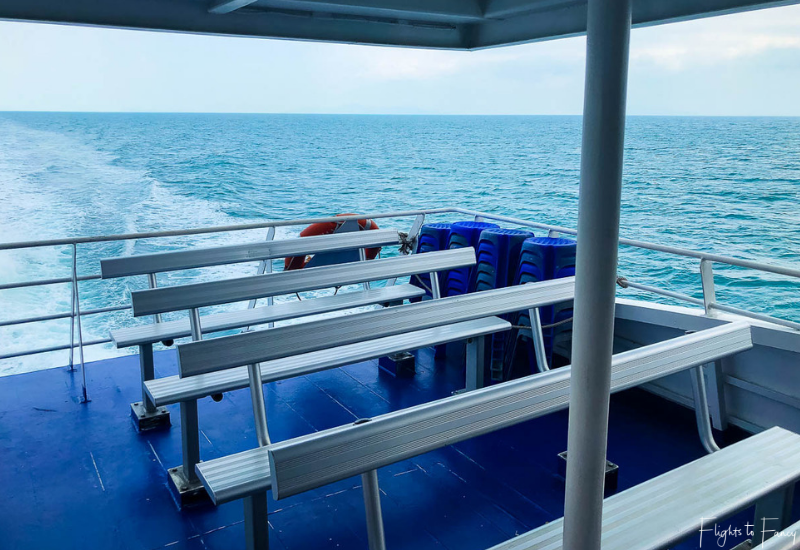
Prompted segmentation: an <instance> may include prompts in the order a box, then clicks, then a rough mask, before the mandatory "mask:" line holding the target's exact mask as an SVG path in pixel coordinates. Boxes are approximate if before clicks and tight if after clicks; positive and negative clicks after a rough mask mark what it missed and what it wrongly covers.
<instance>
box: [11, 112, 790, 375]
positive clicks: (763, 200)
mask: <svg viewBox="0 0 800 550" xmlns="http://www.w3.org/2000/svg"><path fill="white" fill-rule="evenodd" d="M580 155H581V118H580V117H577V116H574V117H571V116H361V115H352V116H350V115H270V114H264V115H261V114H253V115H247V114H242V115H239V114H236V115H232V114H122V113H120V114H109V113H0V228H1V229H0V242H17V241H30V240H39V239H56V238H65V237H79V236H94V235H114V234H120V233H134V232H145V231H162V230H171V229H185V228H196V227H203V226H211V225H231V224H246V223H253V222H262V221H268V220H281V219H292V218H308V217H313V216H324V215H331V214H336V213H341V212H356V213H367V212H373V213H374V212H388V211H403V210H414V209H423V208H437V207H447V206H460V207H464V208H470V209H475V210H481V211H485V212H489V213H493V214H502V215H509V216H516V217H520V218H525V219H527V220H531V221H535V222H541V223H548V224H555V225H560V226H567V227H575V226H576V219H577V210H578V189H579V173H580ZM622 201H623V202H622V222H621V234H622V235H623V236H625V237H630V238H635V239H639V240H645V241H650V242H654V243H660V244H665V245H671V246H679V247H685V248H690V249H694V250H701V251H710V252H715V253H718V254H723V255H729V256H734V257H738V258H747V259H753V260H758V261H763V262H768V263H771V264H775V265H782V266H793V267H800V118H719V117H630V118H629V119H628V122H627V129H626V149H625V169H624V188H623V195H622ZM458 219H464V216H463V215H452V214H451V215H439V216H430V217H429V218H428V220H429V221H456V220H458ZM411 221H412V220H411V219H410V218H402V219H390V220H381V226H382V227H383V226H385V227H397V228H399V229H404V230H407V229H408V227H409V226H410V223H411ZM300 229H301V227H292V228H281V229H279V230H278V233H277V238H284V237H290V236H293V235H296V234H297V233H298V232H299V231H300ZM537 234H541V235H543V234H545V233H544V232H541V231H540V232H538V233H537ZM265 237H266V230H263V229H261V230H255V231H253V230H250V231H241V232H236V233H225V234H220V235H201V236H193V237H169V238H159V239H148V240H138V241H116V242H111V243H98V244H86V245H80V246H78V247H77V252H78V256H77V269H78V274H79V275H92V274H96V273H98V272H99V260H100V259H101V258H106V257H114V256H120V255H129V254H145V253H153V252H163V251H168V250H176V249H182V248H187V247H200V246H217V245H223V244H234V243H241V242H248V241H255V240H263V239H264V238H265ZM71 268H72V248H71V247H70V246H58V247H46V248H32V249H27V250H15V251H0V285H3V284H8V283H14V282H18V281H29V280H37V279H50V278H60V277H69V276H70V275H71ZM254 272H255V267H254V265H253V264H242V265H237V266H228V267H215V268H208V269H204V270H193V271H187V272H178V273H173V274H169V275H162V276H160V277H159V284H161V285H168V284H181V283H186V282H189V281H198V280H210V279H214V278H220V277H232V276H238V275H248V274H252V273H254ZM715 273H716V279H715V281H716V284H717V298H718V300H719V301H720V302H721V303H725V304H728V305H732V306H737V307H743V308H747V309H750V310H752V311H756V312H761V313H767V314H770V315H775V316H778V317H782V318H785V319H791V320H796V321H800V309H799V308H798V303H800V300H799V299H798V298H800V284H798V281H797V280H793V279H791V278H789V277H784V276H778V275H772V274H768V273H763V272H758V271H754V270H748V269H740V268H731V267H726V266H721V265H717V266H715ZM619 275H621V276H624V277H626V278H628V279H630V280H631V281H636V282H640V283H644V284H649V285H653V286H659V287H662V288H665V289H668V290H672V291H676V292H682V293H685V294H689V295H691V296H695V297H701V296H702V292H701V287H700V279H699V264H698V261H697V260H693V259H687V258H682V257H677V256H674V255H669V254H664V253H659V252H652V251H646V250H642V249H637V248H632V247H627V246H623V247H621V249H620V265H619ZM145 286H146V281H145V280H144V277H138V278H131V279H127V280H123V279H121V280H113V281H97V280H89V281H86V282H82V283H81V284H80V306H81V309H82V310H84V311H86V310H91V309H98V308H106V307H112V306H122V305H125V304H127V303H129V300H130V294H129V293H130V290H131V289H139V288H145ZM325 292H327V291H325ZM619 295H620V296H628V297H637V298H640V299H646V300H654V301H661V302H667V303H676V302H674V300H669V299H664V298H660V297H658V296H655V295H652V294H645V293H637V292H633V291H631V290H623V289H619ZM70 298H71V294H70V285H68V284H52V285H47V286H42V287H28V288H23V289H5V290H0V325H2V324H3V323H4V322H8V321H12V320H15V319H22V318H28V317H34V316H41V315H51V314H58V313H64V312H68V311H70V305H71V301H70ZM283 299H296V298H295V297H285V298H283ZM168 318H169V317H168ZM135 322H150V321H148V320H145V321H139V320H137V321H134V320H133V319H132V318H131V315H130V311H128V310H122V311H114V312H108V313H99V314H94V315H87V316H84V317H83V322H82V327H81V329H82V330H81V332H82V337H83V340H84V341H86V342H89V341H93V340H100V339H103V338H106V337H107V336H108V330H109V328H113V327H121V326H129V325H131V324H134V323H135ZM75 338H76V340H77V335H76V337H75ZM69 341H70V321H69V319H55V320H51V321H46V322H40V323H25V324H14V325H8V324H6V325H4V326H0V356H2V355H12V354H15V353H17V352H21V351H25V350H32V349H42V348H48V347H53V346H63V345H67V344H68V343H69ZM132 351H133V350H116V349H114V348H113V347H112V346H111V345H110V344H103V345H92V346H89V347H87V348H86V354H85V360H86V361H92V360H96V359H101V358H104V357H110V356H114V355H119V354H124V353H131V352H132ZM74 360H75V362H77V361H78V354H77V353H76V354H75V356H74ZM68 362H69V352H68V351H66V350H62V351H56V352H50V353H42V354H35V355H31V356H22V357H15V358H8V359H4V360H0V375H3V374H6V375H7V374H14V373H21V372H28V371H32V370H38V369H44V368H51V367H58V366H63V365H66V364H67V363H68Z"/></svg>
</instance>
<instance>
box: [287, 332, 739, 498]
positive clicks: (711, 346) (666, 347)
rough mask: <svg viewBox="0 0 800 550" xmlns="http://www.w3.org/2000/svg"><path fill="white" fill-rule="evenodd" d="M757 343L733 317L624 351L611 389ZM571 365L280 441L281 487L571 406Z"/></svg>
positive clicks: (327, 479) (329, 478) (333, 476)
mask: <svg viewBox="0 0 800 550" xmlns="http://www.w3.org/2000/svg"><path fill="white" fill-rule="evenodd" d="M751 347H752V340H751V336H750V327H749V325H748V324H747V323H732V324H727V325H722V326H720V327H715V328H712V329H707V330H703V331H700V332H697V333H694V334H689V335H686V336H681V337H678V338H673V339H671V340H667V341H665V342H659V343H657V344H652V345H650V346H645V347H642V348H638V349H635V350H631V351H628V352H624V353H620V354H617V355H615V356H614V358H613V361H612V382H611V389H612V391H620V390H623V389H626V388H628V387H631V386H634V385H638V384H642V383H645V382H648V381H650V380H653V379H655V378H658V377H661V376H666V375H668V374H672V373H674V372H679V371H681V370H685V369H688V368H690V367H694V366H698V365H703V364H706V363H708V362H711V361H714V360H716V359H719V358H721V357H725V356H728V355H731V354H733V353H737V352H739V351H744V350H747V349H750V348H751ZM570 371H571V368H569V367H564V368H560V369H556V370H553V371H549V372H546V373H543V374H539V375H534V376H529V377H527V378H523V379H520V380H515V381H512V382H507V383H504V384H500V385H497V386H493V387H490V388H484V389H481V390H476V391H472V392H469V393H466V394H463V395H457V396H454V397H449V398H446V399H443V400H440V401H437V402H433V403H428V404H424V405H419V406H417V407H412V408H409V409H405V410H403V411H398V412H394V413H389V414H386V415H382V416H380V417H377V418H375V419H373V420H372V421H371V422H367V423H365V424H360V425H357V426H353V425H349V426H341V427H338V428H333V429H331V430H325V431H322V432H317V433H315V434H311V435H308V436H303V437H299V438H296V439H293V440H291V441H288V442H282V443H278V444H275V445H273V446H272V447H271V453H272V456H273V460H274V462H273V468H272V471H273V476H274V479H273V494H274V495H275V497H276V498H284V497H287V496H291V495H294V494H297V493H301V492H303V491H307V490H310V489H313V488H316V487H320V486H323V485H327V484H329V483H333V482H335V481H339V480H341V479H346V478H348V477H351V476H353V475H356V474H360V473H363V472H364V471H367V470H371V469H375V468H379V467H382V466H386V465H389V464H392V463H394V462H397V461H399V460H404V459H408V458H411V457H413V456H417V455H419V454H422V453H425V452H429V451H432V450H434V449H437V448H441V447H443V446H445V445H450V444H453V443H457V442H459V441H463V440H465V439H469V438H472V437H477V436H479V435H482V434H485V433H488V432H492V431H495V430H498V429H501V428H503V427H507V426H511V425H513V424H518V423H520V422H524V421H527V420H531V419H533V418H537V417H539V416H543V415H545V414H548V413H551V412H554V411H557V410H561V409H564V408H566V407H567V406H568V404H569V390H570V374H571V373H570ZM365 468H366V469H365Z"/></svg>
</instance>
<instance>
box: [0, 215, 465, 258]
mask: <svg viewBox="0 0 800 550" xmlns="http://www.w3.org/2000/svg"><path fill="white" fill-rule="evenodd" d="M454 210H455V209H453V208H432V209H428V210H405V211H402V212H388V213H379V214H354V215H352V216H324V217H319V218H301V219H297V220H277V221H271V222H258V223H244V224H236V225H217V226H213V227H195V228H192V229H171V230H167V231H147V232H143V233H120V234H117V235H102V236H93V237H73V238H68V239H49V240H41V241H18V242H11V243H0V250H15V249H20V248H37V247H42V246H62V245H72V244H85V243H100V242H110V241H129V240H133V239H151V238H155V237H183V236H187V235H203V234H206V233H226V232H230V231H247V230H248V229H268V228H270V227H291V226H293V225H311V224H312V223H328V222H346V221H349V220H361V219H365V218H372V219H376V218H377V219H381V218H407V217H411V216H418V215H420V214H422V215H425V214H445V213H448V212H454Z"/></svg>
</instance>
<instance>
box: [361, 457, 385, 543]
mask: <svg viewBox="0 0 800 550" xmlns="http://www.w3.org/2000/svg"><path fill="white" fill-rule="evenodd" d="M361 483H362V485H363V488H364V508H365V509H366V512H367V540H368V541H369V550H386V539H385V538H384V535H383V516H382V514H381V490H380V488H379V487H378V471H377V470H370V471H369V472H365V473H363V474H361Z"/></svg>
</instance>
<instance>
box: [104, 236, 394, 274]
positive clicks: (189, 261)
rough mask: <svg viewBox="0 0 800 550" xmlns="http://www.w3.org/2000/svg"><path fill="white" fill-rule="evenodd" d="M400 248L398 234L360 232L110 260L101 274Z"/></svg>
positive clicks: (156, 270) (192, 267) (158, 270)
mask: <svg viewBox="0 0 800 550" xmlns="http://www.w3.org/2000/svg"><path fill="white" fill-rule="evenodd" d="M396 244H400V235H399V233H398V232H397V231H396V230H394V229H377V230H374V231H356V232H349V233H338V234H334V235H320V236H316V237H302V238H296V239H281V240H277V241H266V242H258V243H248V244H237V245H232V246H220V247H215V248H197V249H193V250H180V251H176V252H163V253H159V254H140V255H138V256H125V257H121V258H108V259H105V260H101V261H100V272H101V277H102V278H103V279H111V278H116V277H128V276H132V275H146V274H150V273H162V272H166V271H178V270H181V269H194V268H197V267H209V266H215V265H226V264H236V263H241V262H252V261H258V260H269V259H274V258H285V257H287V256H306V255H308V254H324V253H329V252H337V251H341V250H349V249H355V248H374V247H379V246H390V245H396Z"/></svg>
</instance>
